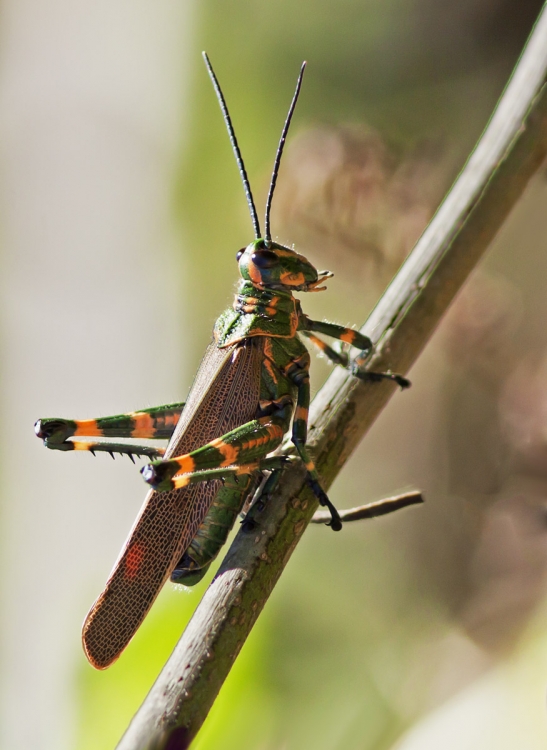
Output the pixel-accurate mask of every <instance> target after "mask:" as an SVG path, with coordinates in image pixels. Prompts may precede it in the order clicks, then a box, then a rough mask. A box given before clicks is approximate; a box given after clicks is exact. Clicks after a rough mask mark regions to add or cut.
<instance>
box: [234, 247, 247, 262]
mask: <svg viewBox="0 0 547 750" xmlns="http://www.w3.org/2000/svg"><path fill="white" fill-rule="evenodd" d="M246 249H247V248H245V247H242V248H241V250H238V251H237V253H236V260H237V262H238V263H239V259H240V258H241V256H242V255H243V253H244V252H245V250H246Z"/></svg>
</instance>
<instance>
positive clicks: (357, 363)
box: [301, 318, 410, 388]
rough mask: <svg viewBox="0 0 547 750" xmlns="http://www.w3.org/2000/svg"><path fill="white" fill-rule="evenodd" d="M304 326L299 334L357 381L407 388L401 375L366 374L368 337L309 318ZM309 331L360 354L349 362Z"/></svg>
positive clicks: (368, 351)
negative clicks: (346, 345)
mask: <svg viewBox="0 0 547 750" xmlns="http://www.w3.org/2000/svg"><path fill="white" fill-rule="evenodd" d="M304 326H305V327H303V328H302V329H301V332H302V333H303V334H304V335H305V336H306V337H307V338H308V339H309V340H310V341H311V342H312V343H313V344H315V346H317V347H318V348H319V349H320V350H321V351H322V352H323V353H324V354H325V355H326V356H327V357H328V358H329V359H330V360H331V361H332V362H334V363H335V364H338V365H341V366H342V367H346V368H347V369H348V370H349V371H350V372H351V374H352V375H354V376H355V377H356V378H359V380H364V381H369V382H370V381H372V382H373V383H375V382H378V381H380V380H393V381H394V382H395V383H397V385H399V386H400V387H401V388H409V387H410V380H407V378H404V377H403V376H402V375H397V374H396V373H392V372H368V371H367V370H365V369H363V368H364V366H365V364H366V362H367V360H368V358H369V357H370V355H371V353H372V350H373V345H372V341H371V340H370V339H369V337H368V336H364V335H363V334H362V333H360V332H359V331H355V330H354V329H353V328H347V327H345V326H340V325H338V324H337V323H323V322H321V321H319V320H311V319H310V318H306V319H305V323H304ZM311 331H315V332H317V333H322V334H324V335H325V336H330V337H331V338H335V339H338V340H339V341H342V342H343V343H345V344H349V345H350V346H354V347H356V348H357V349H360V350H361V353H360V354H359V355H357V357H355V359H353V360H350V359H349V357H348V356H347V354H345V353H344V352H340V353H339V352H336V351H335V350H334V349H332V348H331V347H330V346H327V344H325V343H324V342H323V341H322V340H321V339H319V338H318V337H317V336H314V335H313V333H310V332H311Z"/></svg>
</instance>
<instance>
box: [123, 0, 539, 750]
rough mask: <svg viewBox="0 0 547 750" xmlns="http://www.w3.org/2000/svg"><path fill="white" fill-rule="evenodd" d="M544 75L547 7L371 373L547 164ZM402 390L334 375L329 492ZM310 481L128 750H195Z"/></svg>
mask: <svg viewBox="0 0 547 750" xmlns="http://www.w3.org/2000/svg"><path fill="white" fill-rule="evenodd" d="M546 77H547V12H546V9H545V6H544V8H543V10H542V13H541V15H540V17H539V19H538V22H537V24H536V26H535V28H534V31H533V33H532V35H531V37H530V39H529V40H528V43H527V45H526V48H525V51H524V53H523V54H522V56H521V58H520V60H519V62H518V65H517V67H516V68H515V70H514V72H513V75H512V77H511V79H510V82H509V84H508V86H507V88H506V90H505V92H504V94H503V96H502V98H501V100H500V102H499V104H498V106H497V108H496V110H495V112H494V114H493V116H492V118H491V120H490V122H489V124H488V126H487V128H486V130H485V132H484V133H483V135H482V137H481V139H480V140H479V143H478V144H477V146H476V148H475V150H474V151H473V153H472V154H471V156H470V158H469V160H468V162H467V164H466V165H465V167H464V169H463V170H462V172H461V174H460V176H459V177H458V179H457V180H456V182H455V184H454V186H453V187H452V189H451V190H450V192H449V193H448V195H447V196H446V198H445V200H444V202H443V203H442V204H441V206H440V208H439V210H438V211H437V213H436V214H435V216H434V217H433V219H432V221H431V222H430V224H429V226H428V227H427V229H426V230H425V232H424V234H423V235H422V237H421V238H420V240H419V241H418V243H417V245H416V247H415V248H414V250H413V251H412V253H411V254H410V255H409V257H408V258H407V260H406V261H405V263H404V264H403V266H402V267H401V269H400V270H399V272H398V274H397V275H396V276H395V278H394V279H393V281H392V282H391V284H390V285H389V287H388V288H387V290H386V292H385V293H384V295H383V296H382V297H381V299H380V301H379V302H378V304H377V306H376V308H375V309H374V310H373V312H372V314H371V315H370V317H369V319H368V320H367V322H366V323H365V325H364V326H363V328H362V329H361V330H362V332H363V333H364V334H365V335H368V336H369V337H370V338H371V339H372V340H373V341H374V343H375V344H376V347H377V348H376V353H375V355H374V357H373V359H372V361H371V363H370V367H371V369H374V370H386V369H389V368H391V369H392V370H393V371H396V372H400V373H405V372H406V371H407V370H408V369H409V368H410V367H411V365H412V364H413V363H414V361H415V360H416V358H417V357H418V355H419V354H420V352H421V350H422V349H423V347H424V346H425V344H426V343H427V341H428V339H429V338H430V336H431V334H432V333H433V331H434V330H435V327H436V325H437V323H438V322H439V320H440V319H441V317H442V315H443V313H444V312H445V311H446V309H447V308H448V306H449V305H450V302H451V301H452V299H453V297H454V295H455V294H456V292H457V291H458V289H459V288H460V287H461V286H462V284H463V283H464V282H465V280H466V278H467V276H468V275H469V273H470V272H471V270H472V269H473V267H474V266H475V265H476V263H477V262H478V261H479V260H480V258H481V257H482V255H483V253H484V251H485V250H486V248H487V247H488V245H489V243H490V242H491V240H492V239H493V237H494V236H495V234H496V232H497V231H498V230H499V228H500V227H501V225H502V224H503V222H504V220H505V218H506V217H507V215H508V214H509V212H510V211H511V209H512V207H513V206H514V205H515V203H516V202H517V200H518V199H519V197H520V196H521V194H522V192H523V191H524V189H525V187H526V185H527V183H528V181H529V180H530V178H531V177H532V176H533V175H534V173H535V172H536V171H537V169H538V168H539V167H540V166H541V164H542V162H543V161H544V159H545V156H546V155H547V95H546V92H545V85H544V82H545V80H546ZM394 391H395V388H394V386H393V384H391V383H389V382H382V383H374V384H367V383H362V382H361V381H359V380H357V379H355V378H354V377H352V376H351V375H349V374H348V373H347V372H346V371H344V370H342V369H341V368H338V369H336V370H335V371H334V372H333V373H332V375H331V377H330V378H329V379H328V381H327V382H326V384H325V385H324V387H323V388H322V390H321V391H320V392H319V393H318V395H317V397H316V398H315V400H314V402H313V404H312V409H311V413H310V433H309V446H310V449H311V451H312V452H313V453H314V455H315V457H316V462H317V465H318V468H319V471H320V473H321V476H322V478H323V482H324V484H325V486H326V487H328V486H329V485H330V484H331V483H332V481H333V479H334V478H335V476H336V475H337V474H338V472H339V471H340V469H341V468H342V466H343V465H344V463H345V462H346V460H347V459H348V457H349V456H350V454H351V452H352V451H353V449H354V448H355V446H356V445H357V444H358V442H359V441H360V440H361V438H362V437H363V436H364V434H365V433H366V432H367V430H368V429H369V427H370V426H371V425H372V423H373V422H374V420H375V419H376V417H377V416H378V414H379V413H380V412H381V410H382V409H383V408H384V406H385V405H386V404H387V402H388V400H389V399H390V397H391V396H392V395H393V393H394ZM401 398H404V396H401ZM285 450H286V452H289V451H290V447H289V446H287V447H286V449H285ZM304 477H305V471H303V468H302V466H301V465H300V464H299V463H296V462H295V463H291V465H290V466H289V467H288V468H287V469H284V470H283V476H282V481H281V482H280V487H279V490H278V491H277V492H276V494H275V496H272V497H271V498H270V499H269V500H268V504H267V507H266V509H265V510H264V511H262V512H261V517H260V522H259V524H258V526H257V530H256V531H253V532H251V533H249V532H247V533H245V532H244V530H241V531H240V532H239V534H238V535H237V536H236V539H235V540H234V543H233V544H232V546H231V548H230V549H229V551H228V554H227V555H226V558H225V560H224V562H223V563H222V566H221V568H220V570H219V572H218V574H217V576H216V577H215V579H214V580H213V582H212V583H211V585H210V587H209V588H208V590H207V591H206V593H205V595H204V597H203V599H202V601H201V602H200V604H199V606H198V607H197V609H196V612H195V614H194V616H193V618H192V620H191V621H190V623H189V624H188V627H187V628H186V630H185V632H184V633H183V635H182V637H181V639H180V641H179V643H178V644H177V646H176V648H175V650H174V652H173V654H172V655H171V657H170V659H169V661H168V662H167V664H166V666H165V667H164V669H163V671H162V672H161V674H160V676H159V677H158V679H157V681H156V683H155V684H154V686H153V687H152V689H151V691H150V693H149V694H148V696H147V698H146V699H145V701H144V703H143V705H142V706H141V708H140V709H139V711H138V712H137V714H136V715H135V717H134V719H133V721H132V722H131V724H130V726H129V728H128V730H127V732H126V733H125V735H124V737H123V738H122V740H121V741H120V744H119V745H118V748H119V750H145V749H147V750H151V749H152V748H155V749H157V750H160V749H162V750H164V749H165V750H175V749H177V750H182V749H183V748H186V747H188V746H189V744H190V742H191V741H192V739H193V738H194V737H195V735H196V733H197V731H198V730H199V728H200V726H201V725H202V723H203V721H204V720H205V717H206V716H207V713H208V711H209V709H210V707H211V705H212V704H213V701H214V700H215V698H216V696H217V694H218V692H219V690H220V688H221V687H222V684H223V682H224V680H225V678H226V676H227V675H228V672H229V671H230V668H231V666H232V664H233V663H234V661H235V659H236V657H237V655H238V653H239V651H240V649H241V647H242V646H243V644H244V642H245V639H246V637H247V636H248V634H249V632H250V630H251V628H252V626H253V624H254V623H255V621H256V619H257V617H258V615H259V614H260V611H261V610H262V608H263V606H264V604H265V603H266V601H267V599H268V597H269V595H270V593H271V591H272V589H273V587H274V586H275V584H276V582H277V579H278V578H279V576H280V575H281V573H282V571H283V569H284V567H285V566H286V565H287V563H288V561H289V559H290V556H291V554H292V552H293V550H294V548H295V547H296V545H297V544H298V542H299V540H300V538H301V536H302V534H303V533H304V531H305V529H306V526H307V525H308V523H309V522H310V520H311V518H312V516H313V514H314V512H315V510H316V507H317V502H316V500H315V498H314V496H313V495H312V494H311V493H310V490H309V489H308V488H307V487H306V486H305V485H304ZM325 533H327V532H325Z"/></svg>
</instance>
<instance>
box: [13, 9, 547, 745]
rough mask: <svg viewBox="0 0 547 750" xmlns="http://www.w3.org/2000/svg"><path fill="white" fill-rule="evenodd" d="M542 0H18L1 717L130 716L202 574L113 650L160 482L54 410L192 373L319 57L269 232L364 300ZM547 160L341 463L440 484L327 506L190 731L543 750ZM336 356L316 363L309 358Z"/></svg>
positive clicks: (38, 730) (146, 390) (216, 741)
mask: <svg viewBox="0 0 547 750" xmlns="http://www.w3.org/2000/svg"><path fill="white" fill-rule="evenodd" d="M540 6H541V3H540V2H538V0H521V1H520V2H519V3H515V2H511V1H510V0H461V1H460V2H459V3H451V2H448V0H412V1H411V0H338V1H337V2H333V1H332V0H314V1H313V2H308V3H296V2H294V0H293V1H292V2H289V1H288V0H279V1H278V2H276V3H271V2H267V1H266V0H234V2H231V3H222V2H219V0H202V2H200V3H196V2H192V0H179V2H173V0H170V1H168V0H155V2H149V1H148V0H131V2H128V1H127V0H113V1H112V0H111V1H110V2H97V3H84V2H82V1H81V0H71V2H68V0H45V2H43V3H41V4H35V3H31V2H29V0H17V1H16V0H3V1H2V4H1V10H2V13H1V20H2V22H1V25H0V29H1V35H2V36H1V40H2V45H1V56H0V101H1V105H2V106H1V128H0V149H1V160H2V170H1V174H2V177H1V219H2V222H1V239H2V250H3V252H2V274H1V282H0V283H1V301H2V333H1V346H2V360H1V361H2V380H1V384H2V389H1V393H2V421H1V431H2V442H1V446H2V450H1V457H2V468H3V471H2V493H1V515H0V518H1V534H2V536H1V560H2V565H1V603H2V609H1V615H2V620H1V660H2V661H1V671H0V681H1V700H2V714H1V720H0V722H1V723H0V747H1V748H5V749H6V750H20V749H21V750H22V748H25V750H26V749H27V748H29V747H32V748H35V749H36V750H42V749H43V750H69V749H75V750H92V749H93V750H96V748H110V747H114V746H115V744H116V742H117V740H118V739H119V738H120V736H121V734H122V733H123V731H124V728H125V727H126V725H127V723H128V722H129V720H130V718H131V716H132V715H133V713H134V712H135V710H136V709H137V707H138V706H139V704H140V702H141V700H142V699H143V697H144V696H145V694H146V692H147V691H148V689H149V688H150V686H151V684H152V682H153V680H154V679H155V677H156V675H157V673H158V672H159V670H160V668H161V666H162V664H163V663H164V661H165V659H166V658H167V656H168V655H169V653H170V651H171V650H172V648H173V646H174V644H175V643H176V640H177V638H178V636H179V634H180V632H181V630H182V628H183V626H184V624H185V623H186V622H187V621H188V619H189V618H190V616H191V614H192V612H193V610H194V608H195V606H196V604H197V602H198V601H199V598H200V596H201V594H202V593H203V587H204V586H203V585H201V586H199V587H196V589H195V590H186V589H182V588H179V589H176V588H175V587H172V586H170V585H169V586H167V587H166V589H165V590H164V591H163V592H162V594H161V596H160V597H159V599H158V601H157V603H156V604H155V606H154V608H153V610H152V612H151V614H150V615H149V617H148V618H147V620H146V622H145V623H144V625H143V626H142V628H141V629H140V630H139V632H138V634H137V636H136V637H135V639H134V640H133V642H132V643H131V644H130V646H129V647H128V649H127V651H126V652H125V653H124V654H123V656H122V657H121V658H120V660H119V661H118V662H117V663H116V664H115V665H114V666H113V667H111V668H110V669H109V670H108V671H107V672H102V673H98V672H94V671H93V670H92V668H91V667H90V666H89V665H88V664H87V662H86V661H85V658H84V655H83V653H82V651H81V648H80V637H79V633H80V624H81V621H82V620H83V618H84V616H85V614H86V612H87V609H88V608H89V606H90V604H91V603H92V601H93V600H94V598H95V597H96V596H97V594H98V593H99V592H100V590H101V588H102V586H103V584H104V581H105V580H106V578H107V576H108V573H109V571H110V568H111V566H112V564H113V562H114V560H115V559H116V557H117V554H118V552H119V549H120V547H121V545H122V543H123V541H124V540H125V537H126V534H127V532H128V529H129V528H130V526H131V524H132V522H133V519H134V517H135V515H136V513H137V511H138V509H139V506H140V503H141V502H142V498H143V497H144V494H145V493H144V490H143V486H142V481H141V479H140V476H139V474H138V471H137V470H136V469H135V468H134V467H133V466H132V464H131V463H130V462H129V461H127V460H125V461H123V460H122V459H118V460H116V461H115V462H112V461H111V460H110V458H109V457H98V458H96V459H93V458H92V457H91V456H90V455H79V454H73V455H72V454H67V455H64V454H61V453H58V454H56V453H51V452H46V451H45V450H44V449H43V448H42V446H41V445H40V443H39V442H38V441H37V440H36V439H35V437H34V435H33V431H32V424H33V422H34V420H35V419H36V418H37V417H39V416H67V417H81V418H84V417H92V416H98V415H103V414H110V413H118V412H120V411H128V410H132V409H135V408H140V407H143V406H147V405H153V404H159V403H166V402H170V401H175V400H179V399H181V398H184V397H185V395H186V393H187V391H188V388H189V385H190V383H191V380H192V375H193V373H194V372H195V369H196V367H197V365H198V362H199V359H200V355H201V353H202V352H203V350H204V348H205V346H206V344H207V342H208V340H209V336H210V331H211V327H212V325H213V322H214V320H215V318H216V317H217V315H218V314H219V313H220V311H221V310H222V309H223V307H224V306H226V305H227V304H228V303H229V302H230V299H231V296H232V294H233V289H234V284H235V281H236V271H237V269H236V265H235V261H234V255H235V252H236V251H237V250H238V249H239V248H240V247H242V246H244V245H245V244H246V243H247V242H248V241H249V238H250V237H251V234H252V233H251V224H250V220H249V216H248V214H247V212H246V204H245V200H244V197H243V191H242V188H241V185H240V183H239V181H238V175H237V170H236V168H235V165H234V161H233V156H232V154H231V151H230V148H229V144H228V139H227V136H226V133H225V131H224V125H223V123H222V119H221V117H220V114H219V110H218V105H217V103H216V101H215V98H214V95H213V92H212V88H211V85H210V83H209V80H208V78H207V75H206V72H205V70H204V67H203V64H202V61H201V57H200V51H201V50H202V49H207V50H208V52H209V53H210V56H211V59H212V62H213V64H214V66H215V68H216V70H217V73H218V76H219V78H220V81H221V83H222V86H223V88H224V91H225V95H226V97H227V99H228V103H229V106H230V109H231V112H232V115H233V119H234V123H235V127H236V130H237V134H238V138H239V141H240V143H241V145H242V149H243V153H244V157H245V160H246V164H247V168H248V171H249V173H250V176H251V180H252V183H253V186H254V191H255V195H256V198H257V202H258V204H259V206H262V205H263V203H264V199H265V194H266V190H267V184H268V177H269V173H270V171H271V165H272V161H273V155H274V151H275V147H276V144H277V140H278V138H279V133H280V130H281V126H282V123H283V120H284V117H285V113H286V110H287V107H288V104H289V101H290V98H291V96H292V92H293V88H294V83H295V80H296V75H297V72H298V69H299V65H300V63H301V61H302V59H307V60H308V63H309V67H308V70H307V73H306V76H305V81H304V87H303V91H302V96H301V99H300V102H299V105H298V109H297V112H296V115H295V118H294V121H293V122H294V125H293V129H292V132H291V135H290V139H289V144H288V148H287V152H286V157H285V161H284V163H283V165H282V168H281V174H280V179H279V183H278V185H279V187H278V192H277V195H276V197H275V200H274V210H273V229H274V234H275V235H277V237H278V238H279V240H281V241H283V242H288V243H292V242H295V243H296V244H297V247H298V249H299V250H300V251H302V252H304V253H305V254H306V255H307V256H308V257H309V258H310V259H311V260H312V261H313V262H315V263H316V265H318V266H319V267H325V268H330V269H332V270H333V271H334V272H335V278H334V279H333V280H332V281H331V282H330V283H329V291H328V293H325V294H324V295H313V298H311V299H306V298H305V299H304V300H303V302H304V307H305V310H306V311H307V312H308V313H309V314H310V315H313V316H314V317H319V318H327V319H331V320H335V321H338V322H340V323H345V324H346V323H347V324H360V323H361V322H362V321H363V320H364V319H365V318H366V315H367V313H368V312H369V310H370V308H371V306H372V305H373V304H374V302H375V300H376V299H377V297H378V296H379V295H380V294H381V292H382V290H383V288H384V287H385V285H386V283H387V282H388V281H389V279H390V277H391V276H392V274H393V273H394V271H395V270H396V269H397V267H398V265H399V263H400V262H401V260H402V259H403V258H404V256H405V254H406V253H407V252H408V251H409V250H410V249H411V247H412V245H413V243H414V242H415V240H416V239H417V237H418V236H419V234H420V232H421V231H422V229H423V227H424V226H425V224H426V223H427V221H428V219H429V218H430V216H431V215H432V213H433V212H434V210H435V208H436V206H437V205H438V202H439V201H440V200H441V198H442V196H443V194H444V193H445V192H446V190H447V189H448V188H449V186H450V184H451V182H452V181H453V179H454V178H455V176H456V175H457V173H458V170H459V169H460V168H461V166H462V164H463V163H464V161H465V158H466V156H467V154H468V153H469V151H470V149H471V148H472V146H473V144H474V143H475V141H476V139H477V138H478V136H479V135H480V133H481V131H482V129H483V128H484V126H485V124H486V122H487V120H488V117H489V115H490V113H491V111H492V109H493V107H494V105H495V102H496V100H497V99H498V97H499V96H500V94H501V92H502V90H503V87H504V84H505V82H506V80H507V78H508V76H509V74H510V72H511V70H512V68H513V66H514V64H515V62H516V60H517V58H518V54H519V51H520V49H521V48H522V45H523V44H524V41H525V39H526V37H527V35H528V33H529V31H530V29H531V27H532V24H533V22H534V19H535V18H536V16H537V14H538V12H539V10H540ZM546 200H547V185H546V183H545V176H544V175H543V174H540V175H538V176H537V178H536V179H534V181H533V183H532V185H531V186H530V187H529V189H528V191H527V193H526V194H525V196H524V197H523V199H522V200H521V202H520V203H519V205H518V206H517V208H516V209H515V210H514V212H513V213H512V215H511V216H510V218H509V220H508V221H507V223H506V225H505V226H504V228H503V230H502V231H501V232H500V234H499V236H498V237H497V239H496V241H495V242H494V245H493V247H492V249H491V250H490V252H489V254H488V256H487V258H486V259H485V261H484V262H483V264H482V265H481V267H480V268H479V269H478V270H477V271H476V272H475V273H474V275H473V277H472V278H471V279H470V281H469V283H468V285H467V287H466V288H465V290H464V291H463V292H462V294H461V295H460V296H459V298H458V299H457V300H456V302H455V304H454V305H453V307H452V308H451V310H450V312H449V314H448V316H447V319H446V320H445V322H443V324H442V325H441V327H440V328H439V330H438V332H437V333H436V335H435V337H434V339H433V340H432V342H431V343H430V345H429V346H428V348H427V350H426V351H425V353H424V354H423V355H422V357H421V359H420V360H419V362H418V363H417V365H416V366H415V367H414V369H413V371H412V372H411V378H412V380H413V387H412V389H411V390H410V391H409V392H406V393H404V394H401V393H399V394H397V395H395V396H394V398H393V399H392V401H391V403H390V405H389V406H388V408H387V409H386V410H385V412H384V413H383V414H382V416H381V418H380V419H379V420H378V422H377V424H376V425H375V426H374V427H373V429H372V430H371V432H370V433H369V434H368V436H367V438H366V439H365V440H364V441H363V444H362V445H361V446H360V448H359V449H358V450H357V451H356V453H355V455H354V456H353V458H352V459H351V461H350V462H349V464H348V466H347V467H346V469H345V470H344V472H343V473H342V475H341V477H340V478H339V479H338V480H337V482H336V484H335V485H334V486H333V488H332V490H331V493H330V494H331V497H332V499H333V500H334V501H335V503H336V504H337V505H338V506H339V507H349V506H354V505H358V504H361V503H364V502H367V501H370V500H374V499H378V498H380V497H382V496H385V495H388V494H393V493H395V492H398V491H400V490H404V489H407V488H414V487H417V488H420V489H422V490H423V491H424V493H425V496H426V499H427V502H426V505H425V506H424V507H420V508H412V509H408V510H406V511H402V512H400V513H398V514H396V515H394V516H393V517H387V518H383V519H379V520H376V521H374V522H368V523H362V524H354V525H351V526H349V527H347V528H345V529H344V531H343V532H342V534H339V535H335V534H331V533H330V532H329V531H328V530H326V529H324V528H321V527H313V528H310V529H309V530H308V532H307V533H306V536H305V539H304V540H303V542H302V543H301V544H300V545H299V548H298V549H297V551H296V552H295V554H294V555H293V557H292V559H291V562H290V565H289V566H288V568H287V570H286V572H285V574H284V576H283V578H282V580H281V581H280V583H279V585H278V586H277V588H276V590H275V592H274V594H273V596H272V597H271V600H270V601H269V603H268V605H267V607H266V609H265V611H264V613H263V615H262V616H261V618H260V621H259V623H258V624H257V626H256V628H255V630H254V632H253V633H252V635H251V637H250V639H249V641H248V643H247V644H246V646H245V648H244V649H243V652H242V654H241V656H240V658H239V660H238V662H237V664H236V666H235V668H234V669H233V671H232V673H231V675H230V678H229V680H228V682H227V683H226V685H225V687H224V688H223V691H222V693H221V695H220V697H219V699H218V700H217V702H216V704H215V706H214V708H213V711H212V712H211V715H210V717H209V719H208V720H207V723H206V724H205V726H204V727H203V730H202V732H201V733H200V735H199V737H198V738H197V740H196V741H195V745H194V747H195V748H196V750H210V749H212V748H215V749H218V748H223V749H225V750H231V749H232V748H234V749H235V748H238V749H239V750H293V748H298V749H300V748H308V747H313V748H315V749H316V750H335V749H338V748H340V749H342V748H343V749H344V750H390V749H393V750H395V749H397V750H432V749H433V748H435V749H436V748H439V747H442V748H444V749H445V750H447V749H448V750H450V749H451V748H454V750H455V749H456V748H457V750H478V749H479V748H480V749H481V750H484V749H485V748H488V749H490V748H496V750H514V748H516V747H519V748H520V747H522V748H524V747H526V748H527V749H528V750H535V749H536V748H538V749H539V748H544V747H545V743H546V740H547V708H546V692H547V632H546V631H547V628H546V626H547V601H546V599H545V590H546V587H545V584H546V573H547V512H546V500H547V326H546V324H545V321H546V319H547V318H546V315H547V295H546V294H545V288H546V279H547V241H546V229H547V212H546V210H545V206H546ZM327 374H328V366H327V365H326V364H325V363H324V362H322V361H319V362H317V363H316V364H314V372H313V377H314V384H315V387H317V386H318V385H319V384H320V383H321V382H322V380H324V378H325V377H326V376H327Z"/></svg>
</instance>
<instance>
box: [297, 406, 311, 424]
mask: <svg viewBox="0 0 547 750" xmlns="http://www.w3.org/2000/svg"><path fill="white" fill-rule="evenodd" d="M294 418H295V419H302V420H304V422H307V421H308V410H307V409H306V408H305V407H304V406H297V407H296V412H295V414H294Z"/></svg>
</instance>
